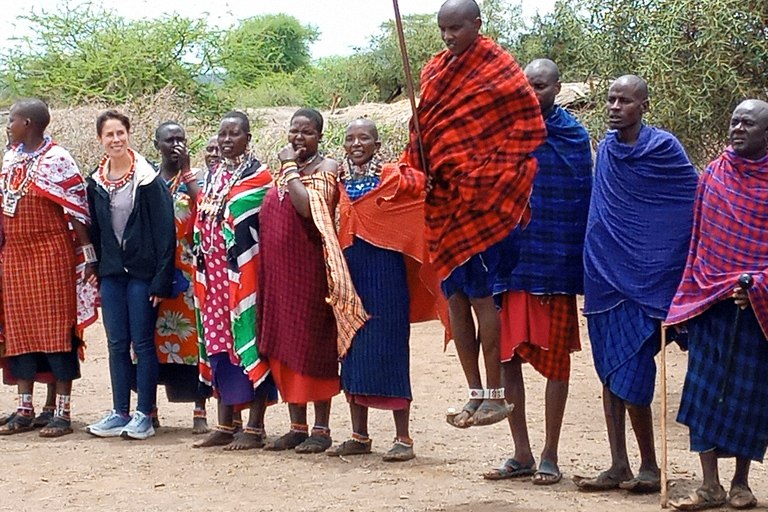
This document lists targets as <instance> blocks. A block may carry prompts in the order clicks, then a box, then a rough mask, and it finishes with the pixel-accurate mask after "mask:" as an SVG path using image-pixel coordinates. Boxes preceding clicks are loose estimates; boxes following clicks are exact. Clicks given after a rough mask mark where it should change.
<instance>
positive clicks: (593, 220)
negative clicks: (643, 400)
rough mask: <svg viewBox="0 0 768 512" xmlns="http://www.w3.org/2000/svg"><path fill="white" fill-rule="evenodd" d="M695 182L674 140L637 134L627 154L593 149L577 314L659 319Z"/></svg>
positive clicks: (689, 217) (611, 144)
mask: <svg viewBox="0 0 768 512" xmlns="http://www.w3.org/2000/svg"><path fill="white" fill-rule="evenodd" d="M697 181H698V174H697V173H696V169H694V168H693V165H691V162H690V161H689V160H688V156H687V155H686V154H685V150H684V149H683V146H682V145H681V144H680V142H679V141H678V140H677V139H676V138H675V137H674V135H672V134H670V133H668V132H665V131H663V130H660V129H658V128H654V127H651V126H643V127H642V128H641V130H640V134H639V135H638V139H637V143H636V144H635V145H634V146H630V145H628V144H624V143H622V142H621V141H620V140H619V139H618V135H617V132H616V131H615V130H612V131H609V132H608V133H607V134H606V136H605V139H603V141H602V142H600V146H599V147H598V149H597V158H596V160H595V183H594V189H593V192H592V199H591V202H590V205H589V217H588V219H587V233H586V236H585V239H584V313H586V314H590V313H601V312H603V311H608V310H609V309H611V308H613V307H615V306H616V305H617V304H619V303H620V302H622V301H625V300H630V301H632V302H634V303H636V304H638V305H639V306H640V307H641V308H642V309H643V311H645V313H646V314H647V315H649V316H652V317H653V318H658V319H663V318H665V317H666V316H667V311H668V310H669V304H670V303H671V302H672V297H673V296H674V295H675V289H676V288H677V285H678V283H679V282H680V278H681V277H682V275H683V269H684V268H685V254H686V248H687V247H688V242H689V240H690V236H691V226H692V224H693V202H694V198H695V195H696V183H697Z"/></svg>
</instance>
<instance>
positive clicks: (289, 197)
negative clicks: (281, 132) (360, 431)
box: [258, 109, 365, 453]
mask: <svg viewBox="0 0 768 512" xmlns="http://www.w3.org/2000/svg"><path fill="white" fill-rule="evenodd" d="M322 133H323V118H322V116H321V115H320V113H319V112H317V111H316V110H313V109H300V110H298V111H297V112H296V113H295V114H294V115H293V118H292V119H291V126H290V129H289V130H288V141H289V144H288V145H287V146H285V147H284V148H283V149H282V150H281V151H280V153H279V154H278V156H279V158H280V161H281V162H282V169H281V176H280V178H279V180H278V186H277V187H276V188H274V189H272V190H270V191H269V193H268V194H267V197H266V198H265V199H264V206H263V208H262V212H261V261H260V263H259V289H260V299H261V300H260V301H259V315H258V321H259V336H260V337H259V349H260V350H261V352H262V354H263V355H264V357H266V358H267V360H268V361H269V367H270V369H271V370H272V375H273V377H274V379H275V382H276V383H277V387H278V389H279V390H280V394H281V396H282V397H283V400H285V401H286V402H288V409H289V413H290V417H291V429H290V431H289V432H288V433H287V434H285V435H283V436H282V437H280V438H279V439H277V440H276V441H275V442H274V443H271V444H269V445H267V447H266V448H265V449H269V450H286V449H294V448H295V449H296V451H297V452H299V453H319V452H323V451H325V450H327V449H328V448H330V446H331V444H332V441H331V431H330V428H329V426H328V425H329V417H330V412H331V398H332V397H333V396H334V395H336V394H337V393H338V392H339V376H338V357H339V355H342V354H340V353H339V348H338V347H337V340H339V341H340V340H341V339H342V336H343V335H344V334H345V332H346V331H345V330H343V329H342V330H341V331H340V334H341V335H342V336H339V337H338V338H337V323H336V319H335V318H334V314H343V313H340V312H339V311H337V310H336V308H341V309H344V308H347V307H350V309H348V311H353V314H354V309H355V305H356V304H357V302H355V300H357V301H359V297H356V295H355V294H354V290H353V289H352V290H351V293H350V294H349V295H345V296H343V297H342V299H341V300H336V299H335V298H334V299H332V300H329V301H328V302H326V297H327V296H328V295H329V286H328V283H329V281H328V277H327V275H326V264H327V265H328V266H329V268H333V269H334V270H333V271H334V272H335V271H336V270H339V271H341V272H340V273H336V274H334V276H336V277H339V276H341V277H342V279H343V273H344V271H346V265H345V264H344V262H343V256H342V255H341V251H340V249H339V248H338V240H337V239H336V232H335V229H334V226H333V220H332V217H331V213H330V212H333V211H334V210H335V208H336V203H337V201H338V190H337V188H336V174H337V171H338V165H337V163H336V162H335V161H334V160H331V159H329V158H324V157H323V156H322V155H319V154H318V152H317V147H318V144H319V142H320V138H321V137H322ZM324 243H325V245H324ZM333 243H335V244H336V246H335V248H336V252H334V253H331V252H330V251H329V249H333V247H332V246H329V244H333ZM335 256H337V257H335ZM326 259H327V262H326ZM339 265H343V266H344V267H345V268H343V269H342V268H340V267H339ZM346 275H347V276H348V271H346ZM339 284H340V286H339V287H338V290H334V292H341V293H342V294H344V293H346V292H350V290H349V289H348V288H352V286H351V283H348V285H349V286H348V287H345V283H339ZM353 295H354V297H352V296H353ZM347 298H348V299H349V300H350V302H347ZM330 304H334V307H333V308H332V306H331V305H330ZM359 306H360V307H359V312H358V313H360V315H361V316H362V321H361V322H360V323H359V324H357V326H356V327H352V328H351V329H350V331H351V332H350V333H351V335H352V336H353V335H354V332H355V330H356V329H357V328H359V325H361V324H362V322H364V314H365V312H364V310H362V304H359ZM353 320H354V318H353ZM339 325H342V327H344V324H343V323H340V324H339ZM349 339H350V340H351V336H350V337H349ZM308 402H314V404H315V425H314V427H313V429H312V435H311V436H310V435H309V433H308V425H307V403H308Z"/></svg>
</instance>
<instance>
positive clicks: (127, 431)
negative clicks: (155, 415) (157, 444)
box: [120, 411, 155, 441]
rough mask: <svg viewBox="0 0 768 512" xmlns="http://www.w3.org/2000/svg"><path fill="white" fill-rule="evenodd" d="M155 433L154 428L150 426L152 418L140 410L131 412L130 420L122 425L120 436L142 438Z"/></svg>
mask: <svg viewBox="0 0 768 512" xmlns="http://www.w3.org/2000/svg"><path fill="white" fill-rule="evenodd" d="M153 435H155V428H154V427H153V426H152V418H150V417H149V416H147V415H146V414H144V413H143V412H141V411H136V412H134V413H133V418H131V421H130V422H129V423H128V424H127V425H125V427H123V429H122V431H121V432H120V437H122V438H123V439H140V440H142V441H143V440H144V439H146V438H148V437H152V436H153Z"/></svg>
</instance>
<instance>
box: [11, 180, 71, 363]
mask: <svg viewBox="0 0 768 512" xmlns="http://www.w3.org/2000/svg"><path fill="white" fill-rule="evenodd" d="M3 227H4V233H5V246H4V247H3V269H2V277H0V282H2V285H1V287H2V291H3V309H4V317H5V318H4V320H5V325H4V326H3V328H4V329H3V330H4V334H5V346H6V347H5V355H6V356H16V355H21V354H28V353H30V352H46V353H52V352H69V351H71V350H72V328H73V327H74V326H75V324H76V321H77V300H76V295H75V277H76V275H75V252H74V249H73V246H72V241H71V238H70V235H69V228H68V225H67V220H66V218H65V214H64V210H63V209H62V208H61V206H59V205H58V204H56V203H54V202H53V201H51V200H49V199H47V198H46V197H44V196H42V195H41V194H39V193H38V192H37V190H36V189H34V188H33V189H31V190H30V191H29V192H28V193H27V195H25V196H24V197H23V198H22V199H21V200H20V201H19V203H18V208H17V210H16V215H15V216H14V217H5V218H4V219H3Z"/></svg>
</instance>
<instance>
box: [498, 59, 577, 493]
mask: <svg viewBox="0 0 768 512" xmlns="http://www.w3.org/2000/svg"><path fill="white" fill-rule="evenodd" d="M525 76H526V77H527V78H528V82H529V83H530V84H531V87H533V90H534V91H535V92H536V96H537V97H538V98H539V104H540V105H541V113H542V115H543V116H544V122H545V123H546V125H547V142H546V144H544V145H542V146H540V147H539V148H538V149H537V150H536V151H535V152H534V153H533V155H534V156H535V157H536V160H537V162H538V164H539V172H538V173H537V174H536V179H535V180H534V182H533V194H532V195H531V210H532V216H531V223H530V224H529V225H528V227H527V228H526V229H525V230H523V231H522V232H521V233H520V234H519V237H520V238H519V241H520V261H519V262H518V264H517V267H515V270H514V272H513V273H512V277H511V278H510V281H509V286H508V288H509V290H510V291H508V292H506V293H505V294H504V295H503V298H502V309H501V360H502V361H504V365H503V372H502V373H503V376H504V388H505V390H506V397H507V401H508V402H509V403H514V404H515V410H514V411H513V412H512V414H511V415H510V417H509V424H510V427H511V430H512V439H513V440H514V443H515V454H514V456H513V457H512V458H510V459H509V460H507V461H506V462H505V463H504V464H503V465H502V466H501V467H500V468H499V469H496V470H493V471H490V472H488V473H486V474H485V475H484V476H485V478H487V479H490V480H497V479H502V478H516V477H524V476H530V475H533V483H534V484H539V485H548V484H554V483H557V482H559V481H560V479H561V478H562V474H561V473H560V470H559V468H558V466H557V458H558V457H557V449H558V443H559V440H560V428H561V426H562V423H563V413H564V411H565V402H566V399H567V398H568V379H569V377H570V370H571V352H573V351H575V350H579V349H580V348H581V345H580V343H579V317H578V313H577V310H576V295H577V294H582V293H584V263H583V259H582V252H583V250H584V231H585V229H586V227H587V213H588V212H589V197H590V193H591V191H592V147H591V145H590V140H589V134H588V133H587V130H585V129H584V127H583V126H581V125H580V124H579V122H578V121H577V120H576V119H575V118H574V117H573V116H572V115H571V114H569V113H568V112H566V111H565V110H564V109H562V108H561V107H559V106H558V105H555V97H556V96H557V93H558V92H560V72H559V70H558V68H557V65H556V64H555V63H554V62H552V61H551V60H548V59H538V60H535V61H533V62H531V63H530V64H529V65H528V66H527V67H526V68H525ZM523 362H529V363H531V365H532V366H533V367H534V368H535V369H536V370H537V371H538V372H539V373H541V374H542V375H543V376H544V377H545V378H546V379H547V391H546V400H545V408H546V439H545V442H544V450H543V451H542V452H541V462H540V464H539V468H538V471H537V470H536V463H535V462H534V458H533V454H532V453H531V445H530V442H529V440H528V427H527V425H526V418H525V386H524V385H523V373H522V363H523Z"/></svg>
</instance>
